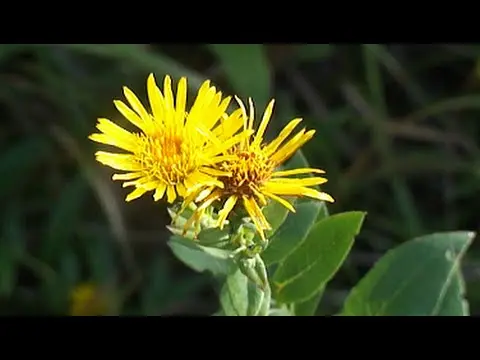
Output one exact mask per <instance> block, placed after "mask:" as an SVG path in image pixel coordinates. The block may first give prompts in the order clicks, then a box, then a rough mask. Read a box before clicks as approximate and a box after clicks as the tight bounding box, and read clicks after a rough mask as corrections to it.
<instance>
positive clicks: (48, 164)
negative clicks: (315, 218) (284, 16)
mask: <svg viewBox="0 0 480 360" xmlns="http://www.w3.org/2000/svg"><path fill="white" fill-rule="evenodd" d="M479 58H480V47H479V46H477V45H446V44H434V45H388V46H387V45H382V44H380V45H360V44H357V45H322V44H320V45H300V44H295V45H279V44H275V45H263V46H251V45H215V46H212V45H201V44H198V45H152V44H136V45H119V44H116V45H98V44H90V45H88V44H87V45H80V44H70V45H48V46H47V45H29V44H18V45H17V44H9V45H1V46H0V113H1V117H2V121H1V122H0V124H1V125H0V126H1V131H0V147H1V152H0V173H1V176H0V200H1V203H2V206H1V208H0V211H1V217H0V220H1V225H0V314H6V315H12V314H68V313H69V312H70V297H71V295H72V291H73V290H74V289H76V288H77V287H78V286H79V285H81V284H87V286H92V289H93V290H94V292H95V293H96V299H97V300H96V301H100V300H98V299H101V302H102V303H104V304H105V305H104V308H105V309H106V311H107V312H108V313H112V314H143V315H159V314H211V313H213V312H215V311H216V310H217V308H218V299H217V295H216V293H215V287H213V286H212V285H213V284H212V281H211V279H210V277H209V275H207V274H199V273H195V272H193V271H192V270H190V269H189V268H187V267H185V266H184V265H183V264H182V263H181V262H180V261H179V260H177V259H176V258H175V257H174V256H173V255H172V253H171V251H170V249H169V248H168V247H167V245H166V240H167V237H168V236H169V234H168V232H167V230H166V229H165V224H166V223H167V222H168V220H169V219H168V216H167V212H166V208H165V206H164V205H163V204H160V203H154V202H153V201H152V200H151V198H150V197H148V196H146V197H142V198H140V199H138V200H136V201H134V202H132V203H128V204H127V203H125V202H124V200H123V199H124V197H125V195H126V193H127V189H122V187H121V186H120V183H118V182H113V181H111V179H110V176H111V174H112V171H111V170H110V169H108V168H105V167H103V166H101V165H99V164H97V163H96V162H95V161H94V158H93V153H94V152H95V150H96V148H97V145H96V144H94V143H92V142H90V141H89V140H88V139H87V136H88V135H89V134H90V133H92V132H93V131H94V130H95V129H94V128H95V122H96V119H97V118H98V117H107V118H110V119H112V120H118V121H120V116H119V114H118V113H117V112H116V110H115V109H114V107H113V103H112V100H113V99H119V98H122V97H123V96H122V86H124V85H127V86H128V87H130V88H131V89H132V90H133V91H134V92H135V93H136V94H138V95H139V96H140V97H141V98H142V99H145V92H146V77H147V75H148V74H149V73H150V72H153V73H154V74H155V75H156V77H157V79H158V82H159V83H161V79H162V78H163V76H164V75H165V74H170V75H171V76H172V77H173V78H174V80H178V78H179V77H180V76H184V75H186V76H188V80H189V85H190V88H191V91H192V94H193V93H194V91H196V89H197V88H198V86H199V85H200V84H201V82H202V81H203V80H204V79H206V78H208V79H211V80H212V81H213V82H214V83H215V84H216V85H217V86H218V87H220V88H221V89H222V90H223V91H224V92H225V93H227V94H230V93H237V94H239V95H240V96H242V97H243V98H245V97H246V96H252V97H253V98H254V99H255V101H256V104H257V114H258V113H259V112H260V111H262V110H263V108H264V106H265V105H266V103H267V101H268V100H269V98H271V97H274V98H275V99H276V101H277V102H276V108H275V112H274V118H273V120H272V123H271V126H270V129H269V132H270V133H269V135H270V136H272V135H274V134H275V132H276V131H278V129H279V128H280V127H281V126H283V125H285V124H286V122H287V121H289V120H291V119H292V118H294V117H303V118H304V119H305V124H306V125H307V126H308V127H309V128H315V129H316V130H317V133H316V136H315V137H314V139H312V140H311V141H310V142H309V143H308V144H307V145H306V146H305V147H304V149H303V151H304V154H305V156H306V157H307V159H308V161H309V162H310V163H311V165H313V166H315V167H320V168H322V169H325V170H326V171H327V175H328V179H329V182H328V183H327V184H326V185H325V187H324V189H325V190H326V191H328V192H329V193H330V194H332V195H333V196H334V197H335V199H336V203H335V204H333V205H331V206H330V207H329V209H330V212H331V213H337V212H341V211H348V210H362V211H367V212H368V217H367V219H366V221H365V223H364V227H363V229H362V232H361V234H360V236H359V237H358V238H357V241H356V243H355V245H354V248H353V251H352V252H351V254H350V255H349V258H348V259H347V261H346V263H345V264H344V266H343V267H342V269H341V271H340V272H339V273H338V274H337V275H336V277H335V279H334V280H333V282H332V283H331V284H330V286H329V288H328V290H327V291H326V293H325V295H324V298H323V300H322V302H321V304H320V308H319V310H318V313H319V314H324V313H331V312H332V311H336V310H337V309H338V308H339V306H340V305H341V304H342V302H343V299H344V298H345V295H346V293H347V291H348V290H349V289H350V288H351V287H352V286H354V285H355V284H356V282H357V281H358V280H359V278H360V277H361V276H362V275H363V274H364V273H365V272H366V271H367V270H368V269H370V268H371V266H372V265H373V264H374V262H375V261H376V260H377V259H378V258H379V257H380V256H381V255H382V254H384V253H385V251H387V250H388V249H391V248H392V247H394V246H395V245H397V244H399V243H401V242H403V241H406V240H408V239H410V238H412V237H415V236H419V235H424V234H427V233H430V232H436V231H446V230H477V227H478V213H479V207H478V204H479V200H480V199H479V188H480V181H479V176H480V168H479V161H480V152H479V145H478V137H479V135H480V134H479V131H480V125H479V124H480V122H479V118H480V93H479V88H480V81H479V77H480V68H479V63H478V59H479ZM478 256H479V251H478V246H476V245H475V244H474V245H473V246H472V247H471V248H470V250H469V253H468V255H467V259H466V261H465V264H464V268H463V271H464V274H465V277H466V280H467V299H468V300H469V302H470V307H471V311H472V313H473V314H476V313H479V310H480V308H479V307H480V287H479V285H480V284H479V282H478V276H477V274H478V269H479V265H480V264H479V263H478V261H479V260H478V259H477V258H478ZM89 284H90V285H89ZM87 312H88V311H87ZM91 312H92V313H95V312H96V311H94V310H91Z"/></svg>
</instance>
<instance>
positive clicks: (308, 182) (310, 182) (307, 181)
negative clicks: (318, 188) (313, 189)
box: [269, 177, 328, 186]
mask: <svg viewBox="0 0 480 360" xmlns="http://www.w3.org/2000/svg"><path fill="white" fill-rule="evenodd" d="M327 181H328V180H327V179H325V178H322V177H309V178H304V179H288V178H273V179H270V180H269V182H272V183H274V184H286V185H299V186H315V185H321V184H325V183H326V182H327Z"/></svg>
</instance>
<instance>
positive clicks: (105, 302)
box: [70, 283, 111, 316]
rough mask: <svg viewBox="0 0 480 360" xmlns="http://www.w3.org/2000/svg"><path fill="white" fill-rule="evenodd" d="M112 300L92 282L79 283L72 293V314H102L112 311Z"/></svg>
mask: <svg viewBox="0 0 480 360" xmlns="http://www.w3.org/2000/svg"><path fill="white" fill-rule="evenodd" d="M110 305H111V304H110V301H109V299H107V297H106V296H105V294H104V293H103V291H102V290H101V289H99V288H98V287H97V286H95V285H94V284H91V283H83V284H80V285H78V286H77V287H76V288H75V289H74V290H73V291H72V293H71V305H70V315H71V316H102V315H107V314H108V312H109V311H110Z"/></svg>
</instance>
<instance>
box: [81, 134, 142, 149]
mask: <svg viewBox="0 0 480 360" xmlns="http://www.w3.org/2000/svg"><path fill="white" fill-rule="evenodd" d="M88 138H89V139H90V140H93V141H96V142H98V143H101V144H105V145H112V146H116V147H118V148H120V149H124V150H128V151H131V152H134V151H135V150H136V149H137V146H136V145H135V144H134V143H133V142H131V141H124V140H122V138H120V137H112V136H108V135H105V134H92V135H90V136H89V137H88Z"/></svg>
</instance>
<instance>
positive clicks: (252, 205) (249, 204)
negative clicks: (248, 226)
mask: <svg viewBox="0 0 480 360" xmlns="http://www.w3.org/2000/svg"><path fill="white" fill-rule="evenodd" d="M256 205H257V203H256V202H255V200H253V199H250V198H248V197H246V196H243V206H244V207H245V210H247V213H248V215H249V216H250V219H252V221H253V223H254V225H255V228H256V229H257V232H258V233H259V234H260V237H261V238H262V240H263V241H266V238H265V233H264V232H263V230H264V226H263V223H262V220H261V219H260V218H259V217H258V214H257V212H256ZM262 216H263V215H262Z"/></svg>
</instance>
